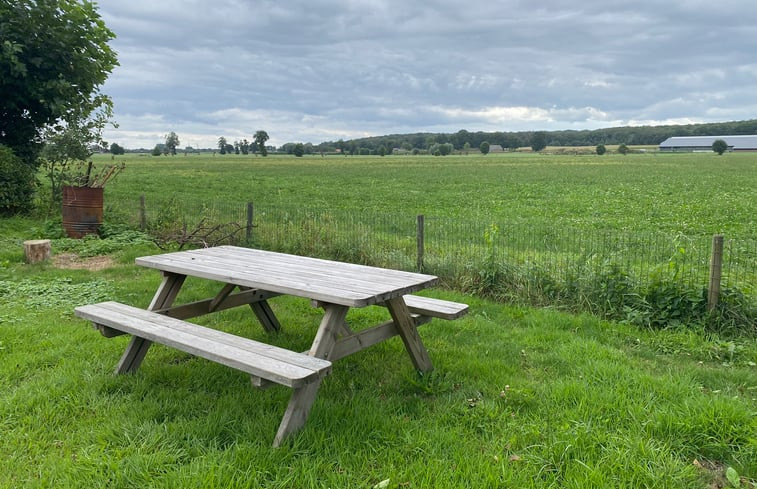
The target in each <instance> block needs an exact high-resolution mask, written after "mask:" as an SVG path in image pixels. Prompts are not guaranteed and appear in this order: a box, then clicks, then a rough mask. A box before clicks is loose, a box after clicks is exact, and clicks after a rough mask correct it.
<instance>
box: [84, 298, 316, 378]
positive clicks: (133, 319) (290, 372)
mask: <svg viewBox="0 0 757 489" xmlns="http://www.w3.org/2000/svg"><path fill="white" fill-rule="evenodd" d="M75 312H76V315H77V316H79V317H81V318H84V319H88V320H90V321H92V322H94V323H96V324H102V325H104V326H107V327H109V328H113V329H118V330H121V331H126V332H127V333H129V334H132V335H134V336H139V337H141V338H145V339H147V340H149V341H152V342H155V343H161V344H164V345H167V346H170V347H173V348H176V349H177V350H181V351H184V352H187V353H190V354H192V355H196V356H198V357H202V358H206V359H208V360H212V361H214V362H217V363H220V364H222V365H226V366H228V367H232V368H235V369H237V370H241V371H243V372H247V373H249V374H250V375H254V376H257V377H262V378H264V379H267V380H270V381H272V382H276V383H278V384H282V385H286V386H289V387H294V388H296V387H300V386H302V385H304V384H307V383H309V382H311V381H313V380H316V379H318V378H320V377H321V376H323V375H325V374H327V373H328V372H329V371H330V369H331V362H329V361H327V360H322V359H319V358H315V357H311V356H309V355H305V354H302V353H298V352H293V351H289V350H286V349H283V348H279V347H276V346H273V345H267V344H265V343H260V342H258V341H254V340H251V339H248V338H241V337H238V336H235V335H232V334H229V333H225V332H223V331H218V330H214V329H210V328H206V327H204V326H199V325H196V324H192V323H187V322H185V321H181V320H179V319H174V318H171V317H168V316H164V315H162V314H158V313H155V312H151V311H146V310H144V309H139V308H136V307H132V306H127V305H125V304H120V303H118V302H103V303H100V304H92V305H87V306H81V307H77V308H76V310H75Z"/></svg>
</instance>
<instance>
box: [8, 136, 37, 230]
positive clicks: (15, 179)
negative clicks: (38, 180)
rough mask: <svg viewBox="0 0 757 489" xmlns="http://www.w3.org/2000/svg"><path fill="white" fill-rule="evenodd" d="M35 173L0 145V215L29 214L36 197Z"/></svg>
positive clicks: (10, 151)
mask: <svg viewBox="0 0 757 489" xmlns="http://www.w3.org/2000/svg"><path fill="white" fill-rule="evenodd" d="M34 184H35V178H34V172H33V171H32V169H31V167H30V166H29V165H26V164H24V163H23V162H22V161H21V159H20V158H18V157H17V156H16V155H15V154H14V153H13V151H12V150H11V149H10V148H8V147H7V146H3V145H1V144H0V215H4V216H8V215H12V214H19V213H23V212H28V211H29V210H30V209H31V207H32V198H33V197H34Z"/></svg>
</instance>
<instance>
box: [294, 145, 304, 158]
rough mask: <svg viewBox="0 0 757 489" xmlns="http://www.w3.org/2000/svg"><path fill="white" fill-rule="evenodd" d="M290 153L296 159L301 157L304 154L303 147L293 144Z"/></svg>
mask: <svg viewBox="0 0 757 489" xmlns="http://www.w3.org/2000/svg"><path fill="white" fill-rule="evenodd" d="M292 153H294V155H295V156H297V157H302V155H303V154H305V145H303V144H302V143H297V144H295V145H294V148H293V149H292Z"/></svg>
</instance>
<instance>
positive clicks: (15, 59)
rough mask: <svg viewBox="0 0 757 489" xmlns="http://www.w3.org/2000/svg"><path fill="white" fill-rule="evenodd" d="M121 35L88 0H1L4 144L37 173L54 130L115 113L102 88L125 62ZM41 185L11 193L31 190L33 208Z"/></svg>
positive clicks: (0, 129) (0, 133)
mask: <svg viewBox="0 0 757 489" xmlns="http://www.w3.org/2000/svg"><path fill="white" fill-rule="evenodd" d="M114 37H115V35H114V34H113V32H111V31H110V30H109V29H108V28H107V27H106V26H105V24H104V23H103V21H102V20H101V18H100V16H99V14H98V13H97V8H96V6H95V4H94V3H92V2H90V1H88V0H80V1H79V0H57V1H56V0H14V1H8V0H2V1H0V94H2V96H0V144H2V145H5V146H7V147H8V148H10V149H11V150H12V151H13V153H14V154H15V155H16V156H18V157H19V158H20V160H21V161H22V163H23V164H26V165H28V166H29V168H30V169H31V170H32V172H35V171H36V170H37V169H38V168H39V165H40V164H41V162H40V161H39V160H38V159H37V156H38V155H39V152H40V150H41V149H42V145H43V134H44V132H45V131H46V130H47V129H48V128H50V127H51V126H58V128H59V129H61V130H62V129H63V128H65V127H66V126H67V125H80V123H81V122H82V121H86V120H88V119H89V118H90V116H91V114H93V113H95V112H100V114H101V115H102V117H105V118H110V117H111V115H112V106H113V104H112V101H111V99H110V98H109V97H107V96H106V95H103V94H101V93H100V87H101V86H102V85H103V83H105V80H106V79H107V78H108V75H109V74H110V73H111V72H112V71H113V68H114V67H115V66H117V65H118V61H117V60H116V53H115V51H113V50H112V49H111V48H110V46H108V42H109V41H110V40H111V39H113V38H114ZM33 190H34V186H32V187H29V186H28V185H26V184H24V185H23V186H21V187H19V188H18V189H9V190H8V191H12V192H14V193H16V192H17V191H23V192H25V195H26V197H25V199H26V204H25V205H24V207H25V208H31V203H32V198H33Z"/></svg>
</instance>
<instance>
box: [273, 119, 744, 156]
mask: <svg viewBox="0 0 757 489" xmlns="http://www.w3.org/2000/svg"><path fill="white" fill-rule="evenodd" d="M752 134H757V119H750V120H746V121H733V122H714V123H703V124H686V125H665V126H622V127H611V128H604V129H591V130H560V131H519V132H483V131H476V132H469V131H467V130H465V129H461V130H460V131H458V132H456V133H425V132H423V133H414V134H390V135H386V136H372V137H367V138H359V139H351V140H348V141H343V140H339V141H328V142H324V143H321V144H319V145H317V146H313V149H314V150H315V151H321V152H330V151H334V150H339V151H341V152H345V153H348V154H360V153H361V149H362V150H363V151H364V150H366V149H367V150H368V151H371V152H373V153H375V152H377V151H379V149H380V148H382V147H383V148H386V149H387V151H388V152H391V151H392V150H393V149H394V148H399V149H402V150H406V151H412V150H413V149H419V150H424V151H428V150H429V149H430V148H431V147H433V146H434V145H437V146H438V145H445V144H451V145H452V147H453V148H454V149H455V150H465V149H466V147H467V148H476V149H478V148H480V147H481V144H482V143H488V144H489V145H491V144H498V145H500V146H502V148H503V149H506V150H515V149H518V148H522V147H532V148H539V149H544V147H546V146H597V145H620V144H624V145H626V146H631V145H659V144H660V143H661V142H663V141H665V140H666V139H667V138H669V137H673V136H727V135H752ZM289 144H292V143H289ZM284 146H286V145H284ZM539 149H537V151H538V150H539Z"/></svg>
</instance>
